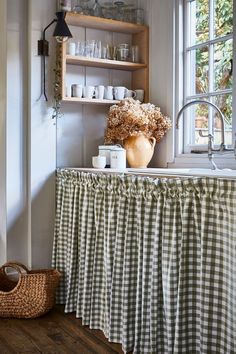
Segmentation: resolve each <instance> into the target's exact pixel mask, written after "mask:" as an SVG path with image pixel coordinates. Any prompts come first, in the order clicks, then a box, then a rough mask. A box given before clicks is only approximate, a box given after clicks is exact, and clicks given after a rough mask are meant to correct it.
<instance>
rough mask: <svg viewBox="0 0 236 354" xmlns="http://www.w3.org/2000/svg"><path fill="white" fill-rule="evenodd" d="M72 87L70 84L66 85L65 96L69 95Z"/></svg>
mask: <svg viewBox="0 0 236 354" xmlns="http://www.w3.org/2000/svg"><path fill="white" fill-rule="evenodd" d="M71 90H72V87H71V86H66V97H71V94H72V92H71Z"/></svg>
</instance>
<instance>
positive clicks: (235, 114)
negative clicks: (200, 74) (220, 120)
mask: <svg viewBox="0 0 236 354" xmlns="http://www.w3.org/2000/svg"><path fill="white" fill-rule="evenodd" d="M233 6H234V8H233V9H234V14H235V11H236V0H234V4H233ZM233 68H234V69H233V70H234V72H233V76H234V78H233V117H234V118H235V117H236V16H234V19H233ZM232 130H233V139H232V142H233V144H234V141H235V139H236V136H235V134H236V119H233V121H232Z"/></svg>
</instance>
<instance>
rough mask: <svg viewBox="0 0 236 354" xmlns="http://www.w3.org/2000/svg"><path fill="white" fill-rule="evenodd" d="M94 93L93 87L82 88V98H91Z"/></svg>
mask: <svg viewBox="0 0 236 354" xmlns="http://www.w3.org/2000/svg"><path fill="white" fill-rule="evenodd" d="M94 93H95V87H94V86H84V88H83V97H84V98H89V99H91V98H93V95H94Z"/></svg>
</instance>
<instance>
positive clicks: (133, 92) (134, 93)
mask: <svg viewBox="0 0 236 354" xmlns="http://www.w3.org/2000/svg"><path fill="white" fill-rule="evenodd" d="M131 91H132V97H133V98H136V97H137V92H135V91H133V90H131Z"/></svg>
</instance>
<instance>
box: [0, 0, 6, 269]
mask: <svg viewBox="0 0 236 354" xmlns="http://www.w3.org/2000/svg"><path fill="white" fill-rule="evenodd" d="M0 33H1V40H0V200H1V212H0V262H1V263H3V262H5V261H6V258H7V232H6V229H7V227H6V223H7V222H6V219H7V210H6V90H7V2H6V0H2V1H0Z"/></svg>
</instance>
